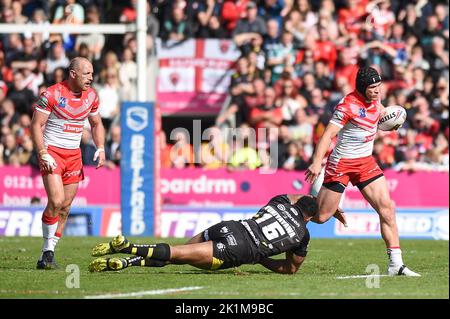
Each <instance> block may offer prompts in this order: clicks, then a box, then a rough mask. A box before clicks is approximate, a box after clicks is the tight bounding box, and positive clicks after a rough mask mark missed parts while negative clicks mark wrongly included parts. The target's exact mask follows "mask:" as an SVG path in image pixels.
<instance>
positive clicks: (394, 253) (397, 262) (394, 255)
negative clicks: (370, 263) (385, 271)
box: [387, 247, 403, 267]
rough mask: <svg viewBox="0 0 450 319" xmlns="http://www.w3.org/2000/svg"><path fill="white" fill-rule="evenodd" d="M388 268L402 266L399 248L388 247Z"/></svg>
mask: <svg viewBox="0 0 450 319" xmlns="http://www.w3.org/2000/svg"><path fill="white" fill-rule="evenodd" d="M387 254H388V256H389V267H401V266H403V258H402V250H401V249H400V247H388V248H387Z"/></svg>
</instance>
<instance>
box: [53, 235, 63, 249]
mask: <svg viewBox="0 0 450 319" xmlns="http://www.w3.org/2000/svg"><path fill="white" fill-rule="evenodd" d="M60 239H61V237H59V236H57V235H55V236H53V237H52V249H51V250H52V251H55V248H56V245H57V244H58V241H59V240H60Z"/></svg>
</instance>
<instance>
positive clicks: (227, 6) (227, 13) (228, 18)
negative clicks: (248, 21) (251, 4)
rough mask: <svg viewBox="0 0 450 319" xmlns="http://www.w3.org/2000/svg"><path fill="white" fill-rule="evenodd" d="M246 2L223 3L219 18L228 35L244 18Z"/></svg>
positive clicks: (232, 1)
mask: <svg viewBox="0 0 450 319" xmlns="http://www.w3.org/2000/svg"><path fill="white" fill-rule="evenodd" d="M248 1H249V0H228V1H225V2H224V3H223V7H222V13H221V16H222V20H223V21H224V22H225V28H226V29H227V30H228V32H229V34H231V33H232V32H233V30H234V28H236V25H237V23H238V21H239V20H240V19H241V18H243V17H244V16H245V14H246V13H245V9H246V7H247V2H248Z"/></svg>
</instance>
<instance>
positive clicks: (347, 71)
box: [334, 49, 358, 89]
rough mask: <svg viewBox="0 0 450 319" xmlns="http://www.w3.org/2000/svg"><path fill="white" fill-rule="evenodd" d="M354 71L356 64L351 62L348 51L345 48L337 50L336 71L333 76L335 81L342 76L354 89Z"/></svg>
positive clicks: (355, 71) (355, 70) (356, 71)
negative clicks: (337, 61)
mask: <svg viewBox="0 0 450 319" xmlns="http://www.w3.org/2000/svg"><path fill="white" fill-rule="evenodd" d="M356 73H358V66H357V65H355V64H352V61H351V55H350V54H349V53H348V51H347V49H344V50H342V51H341V52H339V63H338V66H337V67H336V72H335V76H334V77H335V81H336V82H337V81H338V80H339V78H344V79H345V80H346V81H347V83H348V84H349V85H350V86H351V87H352V89H354V88H355V80H356Z"/></svg>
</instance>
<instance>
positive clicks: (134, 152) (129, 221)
mask: <svg viewBox="0 0 450 319" xmlns="http://www.w3.org/2000/svg"><path fill="white" fill-rule="evenodd" d="M121 126H122V141H121V144H120V147H121V153H122V158H121V161H120V169H121V183H120V184H121V210H122V232H123V234H125V235H131V236H152V235H153V219H154V218H153V213H154V167H155V165H154V108H153V103H148V102H145V103H141V102H126V103H123V104H122V108H121Z"/></svg>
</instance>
